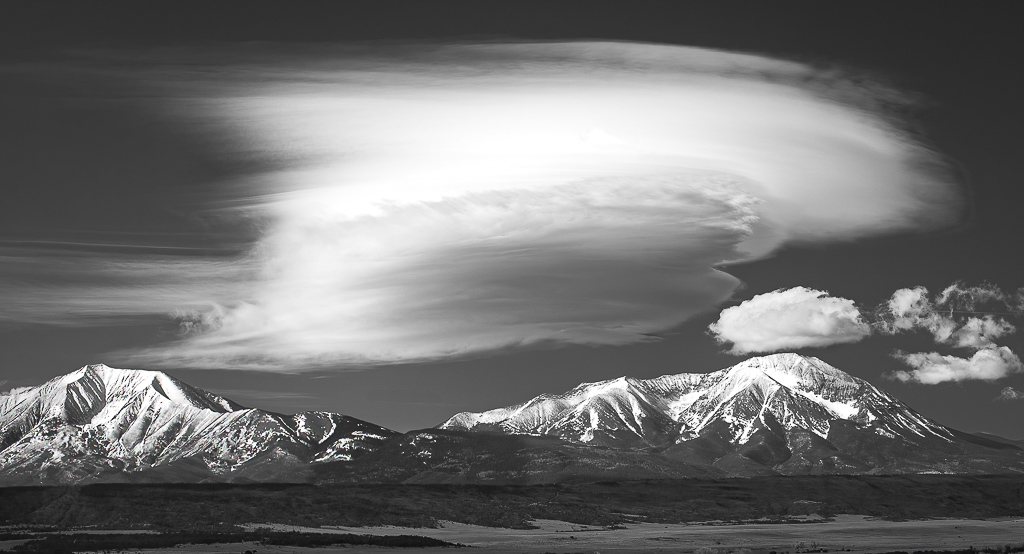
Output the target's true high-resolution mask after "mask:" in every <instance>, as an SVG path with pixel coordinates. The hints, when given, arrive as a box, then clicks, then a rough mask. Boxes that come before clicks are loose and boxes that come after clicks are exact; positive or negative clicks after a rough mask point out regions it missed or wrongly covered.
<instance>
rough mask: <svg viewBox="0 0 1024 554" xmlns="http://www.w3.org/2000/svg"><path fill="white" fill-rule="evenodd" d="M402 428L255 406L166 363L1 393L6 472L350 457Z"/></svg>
mask: <svg viewBox="0 0 1024 554" xmlns="http://www.w3.org/2000/svg"><path fill="white" fill-rule="evenodd" d="M394 434H395V433H394V432H393V431H390V430H388V429H385V428H383V427H379V426H376V425H373V424H371V423H368V422H364V421H361V420H357V419H355V418H350V417H348V416H343V415H340V414H331V413H329V412H303V413H300V414H295V415H292V416H285V415H282V414H277V413H274V412H267V411H263V410H259V409H255V408H246V407H244V406H242V405H240V404H237V403H235V402H233V401H231V400H229V399H227V398H224V397H221V396H218V395H215V394H213V393H210V392H207V391H204V390H202V389H198V388H195V387H192V386H190V385H187V384H185V383H183V382H181V381H179V380H177V379H175V378H173V377H171V376H169V375H167V374H166V373H163V372H159V371H150V370H137V369H118V368H112V367H109V366H106V365H103V364H92V365H87V366H83V367H82V368H80V369H78V370H76V371H73V372H71V373H68V374H66V375H62V376H59V377H56V378H54V379H51V380H50V381H47V382H46V383H44V384H42V385H40V386H38V387H34V388H28V389H20V390H17V391H14V393H13V394H7V395H3V396H0V478H7V479H8V480H12V479H13V480H17V478H18V477H19V476H22V477H27V478H28V480H31V478H32V477H33V476H38V475H43V476H47V477H49V479H44V480H56V481H77V480H79V479H80V478H81V477H83V476H87V475H91V474H101V473H110V472H118V471H123V472H136V471H140V470H144V469H148V468H153V467H156V466H167V465H169V464H171V463H174V462H178V461H179V460H183V459H190V458H192V459H195V460H197V461H199V462H201V463H202V464H203V465H205V466H206V468H207V469H208V470H209V471H210V472H212V473H214V474H218V473H221V474H222V473H231V472H233V471H235V470H238V469H240V468H242V467H244V466H246V464H250V463H251V462H253V461H255V460H257V459H258V458H267V457H269V458H272V459H274V461H275V462H280V463H282V464H284V465H301V464H302V463H304V462H306V461H309V460H319V461H328V460H332V459H335V460H347V459H350V458H351V457H352V456H353V454H354V453H356V452H357V451H359V450H364V449H366V448H370V447H372V445H373V444H374V443H376V442H380V441H381V440H384V439H385V438H388V437H390V436H391V435H394ZM284 462H289V463H284Z"/></svg>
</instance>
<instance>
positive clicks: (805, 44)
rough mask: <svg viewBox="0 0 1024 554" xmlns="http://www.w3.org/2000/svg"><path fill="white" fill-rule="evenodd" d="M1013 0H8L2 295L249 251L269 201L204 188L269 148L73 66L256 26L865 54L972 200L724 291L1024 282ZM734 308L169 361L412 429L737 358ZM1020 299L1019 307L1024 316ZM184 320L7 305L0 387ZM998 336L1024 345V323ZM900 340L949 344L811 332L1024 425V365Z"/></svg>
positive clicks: (948, 405)
mask: <svg viewBox="0 0 1024 554" xmlns="http://www.w3.org/2000/svg"><path fill="white" fill-rule="evenodd" d="M637 4H639V5H637ZM1011 7H1012V6H1011V4H1010V3H986V4H984V5H967V4H966V3H956V4H953V3H936V2H900V3H883V2H857V3H853V2H849V3H819V2H772V3H764V2H715V3H712V2H700V3H697V2H694V3H680V4H675V3H662V2H650V3H646V2H641V3H625V2H620V3H594V2H558V3H531V2H526V3H523V2H500V3H499V2H488V3H479V2H409V3H404V2H398V3H395V2H375V3H365V4H363V3H327V2H324V3H320V2H310V3H302V4H299V5H298V6H296V5H293V4H290V3H283V2H282V3H276V4H267V3H255V4H253V3H248V2H245V3H243V2H238V3H236V2H217V3H212V4H211V3H175V4H174V5H173V6H172V5H170V4H168V5H162V6H158V7H153V6H139V5H136V4H127V3H126V4H123V5H118V4H109V3H104V4H101V5H96V4H52V3H38V2H32V3H7V4H5V5H4V8H3V12H4V13H3V14H2V15H0V21H2V23H0V64H2V66H3V69H2V71H3V73H4V75H5V76H4V78H3V79H2V83H3V84H2V85H0V96H2V98H3V101H2V103H0V157H2V162H0V193H2V196H0V254H2V255H3V256H17V257H18V258H19V259H21V260H24V259H32V260H37V261H38V262H39V265H38V266H33V265H31V264H30V265H27V266H26V265H24V264H21V265H18V266H17V268H15V266H14V265H10V266H9V267H8V268H7V269H0V279H3V280H5V281H6V282H5V283H4V285H5V286H4V288H2V289H0V295H2V296H0V302H2V303H3V305H8V306H13V305H16V304H17V303H19V302H21V301H22V300H23V298H22V297H20V296H19V294H20V293H18V291H19V290H29V289H31V285H34V284H36V283H46V284H47V287H44V288H43V289H42V290H58V289H60V287H66V288H73V287H75V286H80V285H83V281H81V280H80V278H79V277H78V274H77V269H76V268H79V267H82V266H81V265H77V264H89V263H93V261H94V260H96V259H98V258H97V255H98V254H104V255H106V257H105V258H104V259H106V260H113V262H112V263H125V264H131V263H134V262H136V261H138V260H145V259H147V257H149V256H164V257H166V256H177V255H180V256H183V257H184V256H188V257H190V259H194V258H196V257H200V258H203V259H206V260H209V261H210V262H211V263H217V262H218V261H230V260H232V259H235V258H234V257H236V256H238V255H239V254H240V253H241V252H244V251H245V249H246V248H247V246H248V245H249V244H250V243H251V241H252V240H254V238H255V237H256V236H257V235H258V234H259V233H260V229H261V223H260V222H259V221H249V222H246V221H243V222H241V223H240V222H239V221H238V220H231V221H230V222H229V221H226V220H224V219H221V218H219V217H217V216H216V215H211V213H210V212H208V211H203V210H201V209H200V207H201V206H204V205H209V203H211V202H216V201H218V200H220V199H221V198H220V196H218V195H220V194H222V191H221V189H220V188H218V186H216V185H217V183H223V182H225V181H230V180H238V179H243V178H244V177H245V176H246V175H251V174H256V173H257V172H258V171H259V170H260V167H261V164H263V163H271V162H270V161H266V160H260V159H246V160H244V161H240V160H239V159H238V158H237V157H232V156H227V155H225V154H224V153H223V151H222V149H220V148H218V145H217V144H211V143H210V142H209V140H207V137H206V136H205V135H204V136H198V135H196V134H193V133H190V132H188V129H187V128H183V127H182V126H180V125H176V124H174V123H173V122H172V121H169V119H168V118H167V117H166V114H163V115H154V114H153V113H151V112H147V111H145V110H141V109H139V108H138V105H139V103H138V102H137V100H138V99H139V98H141V97H145V95H147V94H149V92H148V91H147V90H145V89H142V88H136V85H135V84H133V83H132V81H131V80H130V79H125V78H124V77H123V73H121V72H110V73H109V74H105V73H104V72H102V71H100V72H97V71H92V70H90V71H84V70H83V71H79V69H78V67H77V64H78V63H84V64H86V65H88V63H94V62H95V60H96V57H97V54H95V53H96V52H117V53H120V54H118V55H119V56H123V54H124V53H125V52H133V51H147V50H149V51H152V50H154V49H161V48H164V49H166V48H171V49H175V48H176V49H184V50H189V49H200V50H203V51H216V50H217V49H223V48H226V47H231V46H238V45H252V44H257V45H258V47H259V48H262V49H264V51H273V50H275V49H286V48H287V47H289V46H295V45H296V44H298V43H302V44H303V45H304V47H307V48H308V47H309V45H311V44H312V45H316V44H330V43H337V42H351V41H365V40H371V41H377V40H385V41H396V40H397V41H409V40H422V39H433V40H467V39H475V40H493V39H506V40H515V39H551V40H576V39H597V40H623V41H642V42H655V43H664V44H674V45H688V46H701V47H710V48H717V49H725V50H733V51H741V52H749V53H756V54H763V55H767V56H771V57H780V58H785V59H793V60H796V61H800V62H804V63H807V64H810V65H812V66H814V65H821V66H830V65H839V66H842V67H848V68H853V69H855V70H859V71H864V72H866V73H869V74H871V75H873V76H875V77H877V78H879V79H883V80H885V81H886V82H888V83H890V84H892V85H894V86H896V87H898V88H900V89H902V90H906V91H910V92H911V93H912V94H915V95H917V97H918V98H919V101H918V102H917V105H918V108H917V109H916V110H914V111H913V112H912V113H909V114H907V116H908V117H909V118H910V119H911V120H912V121H913V124H914V132H915V133H916V134H917V135H918V136H919V137H920V138H921V139H922V140H923V141H925V142H926V143H927V144H929V145H931V147H933V148H934V149H935V150H937V151H939V152H941V153H942V154H943V155H944V156H945V157H946V158H947V160H948V162H949V163H950V165H951V166H952V167H953V168H955V171H956V172H957V173H958V174H959V177H960V180H961V182H962V185H963V192H964V195H965V198H966V199H967V202H966V207H965V208H964V210H963V212H962V214H961V216H960V218H959V221H958V222H952V223H951V224H949V225H947V226H946V227H945V228H944V229H941V230H938V231H936V230H930V231H928V232H923V233H916V232H904V233H892V234H888V235H885V236H881V237H875V238H870V239H860V240H855V241H848V242H843V243H830V244H826V245H821V244H815V245H807V246H800V245H789V246H786V247H784V248H783V249H782V250H780V251H778V252H777V253H776V254H775V255H773V256H771V257H769V258H766V259H761V260H757V261H753V262H748V263H742V264H735V265H731V266H728V267H727V268H725V271H727V272H728V273H729V274H731V275H733V276H735V277H737V278H739V279H740V280H741V281H742V282H743V286H742V287H741V288H740V289H739V290H737V291H736V293H735V294H734V301H731V302H729V303H727V304H725V305H735V304H737V303H738V302H739V301H743V300H747V299H749V298H751V297H753V296H754V295H757V294H761V293H765V292H769V291H773V290H775V289H780V288H789V287H795V286H804V287H809V288H813V289H818V290H826V291H829V293H831V294H832V295H833V296H839V297H843V298H848V299H852V300H854V301H855V302H856V303H857V305H858V306H860V307H861V308H862V311H870V310H871V309H872V308H873V307H874V306H875V305H877V304H879V303H881V302H883V301H885V300H886V299H888V298H889V296H890V295H891V294H892V293H893V291H895V290H896V289H899V288H904V287H913V286H918V285H920V286H924V287H927V288H928V289H929V290H931V291H933V292H937V291H940V290H942V289H943V288H944V287H946V286H948V285H950V284H951V283H953V282H955V281H963V282H964V283H966V284H968V285H978V284H981V283H983V282H987V283H991V284H992V285H994V286H996V287H1002V288H1003V289H1005V290H1015V289H1017V288H1019V287H1022V286H1024V279H1022V278H1021V275H1022V273H1021V267H1022V263H1021V261H1020V259H1021V249H1020V247H1019V246H1018V244H1017V243H1018V241H1019V240H1020V239H1021V237H1024V218H1021V217H1020V215H1019V212H1020V209H1021V208H1020V207H1021V200H1022V199H1024V193H1022V192H1021V190H1020V189H1021V175H1024V156H1022V155H1021V154H1022V152H1024V136H1022V134H1021V131H1020V122H1021V121H1024V113H1022V112H1024V109H1022V108H1021V100H1020V99H1021V98H1024V75H1022V72H1021V69H1020V68H1021V67H1024V38H1022V37H1021V34H1020V33H1019V29H1017V28H1016V25H1015V21H1016V20H1015V19H1014V18H1013V17H1011V15H1010V13H1011V10H1010V8H1011ZM81 52H90V54H89V55H88V56H87V59H88V60H92V61H91V62H80V60H82V59H83V58H82V57H81ZM99 56H101V57H102V55H99ZM129 65H130V64H129ZM132 67H136V66H132ZM46 68H51V69H46ZM52 68H58V69H56V70H54V69H52ZM104 75H107V76H106V77H105V76H104ZM3 259H5V258H2V257H0V260H3ZM33 268H36V269H33ZM39 268H44V269H39ZM196 278H197V279H201V278H202V276H197V277H196ZM146 285H147V283H146V282H145V281H139V282H132V283H128V284H125V286H126V287H129V286H130V287H145V286H146ZM26 287H28V288H26ZM32 290H36V289H32ZM19 305H20V304H19ZM721 307H724V305H723V306H721ZM0 309H3V307H2V305H0ZM717 318H718V309H715V310H712V311H710V312H708V313H705V314H704V315H700V316H696V317H694V318H692V319H690V320H689V321H686V322H685V323H683V324H682V325H680V326H678V327H677V328H674V329H671V330H669V331H667V332H664V333H661V334H660V337H661V340H658V341H654V342H645V343H639V344H629V345H606V346H579V345H570V346H557V347H556V346H551V347H538V346H532V347H525V348H512V347H510V348H504V349H499V350H498V351H496V352H486V353H480V354H475V355H472V356H469V357H464V358H459V359H455V360H442V361H433V362H419V363H407V364H394V365H385V366H379V367H360V366H358V365H353V364H348V365H346V366H344V367H323V368H320V369H317V370H315V371H308V372H304V373H299V374H288V373H275V372H266V371H251V370H204V369H195V368H188V369H186V368H179V369H169V370H168V371H169V372H170V373H171V374H173V375H175V376H177V377H179V378H181V379H183V380H184V381H186V382H188V383H190V384H193V385H195V386H198V387H201V388H204V389H208V390H211V391H214V392H218V393H221V394H224V395H225V396H228V397H230V398H232V399H234V400H236V401H238V402H241V403H243V404H246V405H251V406H257V407H261V408H265V409H271V410H277V411H282V412H295V411H301V410H306V409H324V410H331V411H338V412H341V413H345V414H349V415H352V416H355V417H359V418H363V419H366V420H369V421H373V422H375V423H378V424H380V425H384V426H387V427H391V428H394V429H398V430H407V429H411V428H418V427H426V426H431V425H435V424H437V423H439V422H441V421H443V420H445V419H446V418H448V417H449V416H451V415H452V414H454V413H456V412H459V411H464V410H474V411H476V410H483V409H490V408H495V407H499V406H506V405H510V404H514V403H517V402H521V401H524V400H526V399H528V398H531V397H533V396H535V395H537V394H540V393H542V392H548V393H557V392H562V391H565V390H568V389H570V388H572V387H573V386H575V385H577V384H578V383H580V382H582V381H596V380H601V379H608V378H614V377H618V376H620V375H630V376H634V377H640V378H646V377H654V376H657V375H662V374H667V373H681V372H707V371H712V370H715V369H720V368H722V367H726V366H728V365H732V364H733V363H736V362H738V361H740V360H741V359H742V357H737V356H733V355H729V354H725V353H723V347H722V346H720V345H718V344H716V343H715V341H714V340H713V339H712V338H711V337H710V336H708V334H707V333H706V328H707V326H708V325H709V324H710V323H712V322H714V321H715V320H716V319H717ZM1009 320H1010V321H1011V322H1012V323H1014V324H1016V325H1021V324H1022V322H1021V321H1019V318H1018V319H1014V318H1012V317H1011V318H1010V319H1009ZM176 329H177V327H176V325H175V324H174V322H172V321H170V320H169V318H167V317H166V316H162V315H152V316H139V315H135V316H124V317H120V318H117V317H104V318H97V319H96V320H95V321H93V322H91V323H89V324H67V323H63V324H60V325H55V324H53V322H51V321H47V320H46V318H45V317H40V318H36V319H34V320H32V321H21V322H13V323H12V322H9V321H8V322H5V323H3V324H2V326H0V364H2V365H0V367H3V369H2V370H0V381H6V383H4V384H2V385H0V389H6V388H9V387H14V386H26V385H34V384H38V383H41V382H42V381H44V380H46V379H49V378H51V377H53V376H56V375H59V374H63V373H67V372H69V371H71V370H73V369H75V368H78V367H80V366H82V365H84V364H86V363H97V362H104V361H106V360H107V359H108V357H109V355H110V353H112V352H117V351H121V350H123V349H130V348H135V347H139V346H143V345H147V344H152V343H156V342H159V341H162V340H167V339H168V337H170V336H172V335H173V333H174V332H175V330H176ZM1000 344H1005V345H1007V346H1009V347H1010V348H1011V349H1012V350H1014V351H1015V352H1018V353H1020V352H1022V351H1024V349H1022V348H1021V346H1022V345H1021V341H1020V338H1019V337H1018V336H1015V335H1014V336H1009V337H1004V339H1003V341H1002V342H1001V343H1000ZM896 349H902V350H906V351H926V350H940V351H942V352H943V353H950V352H952V351H950V350H948V349H947V350H942V349H941V348H937V347H936V346H935V345H934V344H933V343H932V341H931V340H930V338H929V337H928V336H927V333H917V334H913V333H910V334H905V335H900V336H896V337H889V336H873V337H869V338H868V339H866V340H864V341H862V342H859V343H855V344H845V345H840V346H832V347H828V348H818V349H813V348H810V349H805V350H802V352H804V353H807V354H811V355H816V356H819V357H821V358H822V359H824V360H825V361H827V362H829V363H831V364H832V365H835V366H837V367H839V368H840V369H843V370H845V371H848V372H849V373H851V374H853V375H856V376H858V377H862V378H865V379H868V380H869V381H871V382H872V383H874V384H876V385H878V386H880V387H881V388H883V389H886V390H888V391H890V392H892V393H894V394H895V395H896V396H897V397H899V398H900V399H902V400H903V401H905V402H906V403H908V404H909V405H910V406H911V407H913V408H915V409H917V410H918V411H920V412H921V413H923V414H924V415H926V416H928V417H931V418H934V419H936V420H938V421H939V422H940V423H943V424H946V425H950V426H952V427H955V428H958V429H962V430H965V431H986V432H992V433H996V434H1000V435H1003V436H1006V437H1009V438H1015V439H1020V438H1024V430H1022V429H1021V423H1022V422H1024V401H1022V400H1018V401H995V400H994V399H995V398H996V397H997V396H998V395H999V393H1000V391H1001V390H1002V389H1003V388H1004V387H1010V386H1012V387H1014V388H1016V389H1017V390H1024V375H1021V374H1016V375H1010V376H1009V377H1006V378H1004V379H1001V380H998V381H995V382H990V381H979V380H968V381H962V382H959V383H940V384H935V385H924V384H920V383H904V382H899V381H896V380H891V379H886V378H884V377H883V375H886V374H889V373H891V372H893V371H896V370H900V369H902V368H904V366H903V364H902V363H901V362H900V361H899V360H897V359H895V358H893V356H892V355H891V354H892V352H893V351H894V350H896ZM961 354H962V353H961ZM111 365H115V364H113V363H111Z"/></svg>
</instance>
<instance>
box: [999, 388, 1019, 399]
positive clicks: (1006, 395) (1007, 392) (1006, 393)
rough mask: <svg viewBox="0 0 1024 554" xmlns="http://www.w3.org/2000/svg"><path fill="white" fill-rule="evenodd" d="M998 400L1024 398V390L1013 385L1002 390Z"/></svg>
mask: <svg viewBox="0 0 1024 554" xmlns="http://www.w3.org/2000/svg"><path fill="white" fill-rule="evenodd" d="M996 400H1024V392H1021V391H1019V390H1017V389H1015V388H1013V387H1006V388H1005V389H1003V391H1002V392H1000V393H999V396H997V397H996Z"/></svg>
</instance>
